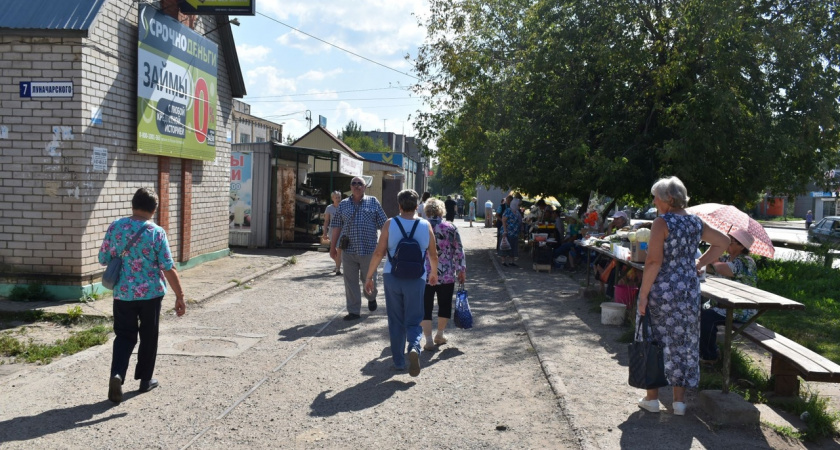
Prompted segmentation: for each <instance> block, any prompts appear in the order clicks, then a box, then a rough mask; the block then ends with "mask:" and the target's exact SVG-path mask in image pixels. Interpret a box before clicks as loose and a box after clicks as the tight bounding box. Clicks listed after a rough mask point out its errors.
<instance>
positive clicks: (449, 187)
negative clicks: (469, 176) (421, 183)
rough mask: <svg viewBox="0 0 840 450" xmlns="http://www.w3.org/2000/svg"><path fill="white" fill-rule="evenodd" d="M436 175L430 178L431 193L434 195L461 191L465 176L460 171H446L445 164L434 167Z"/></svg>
mask: <svg viewBox="0 0 840 450" xmlns="http://www.w3.org/2000/svg"><path fill="white" fill-rule="evenodd" d="M432 171H433V172H434V176H433V177H431V178H430V179H429V193H430V194H432V195H449V194H452V193H457V192H460V191H461V183H462V182H463V181H464V177H463V176H461V175H460V173H459V172H452V173H449V172H446V171H444V168H443V166H441V165H437V166H433V167H432Z"/></svg>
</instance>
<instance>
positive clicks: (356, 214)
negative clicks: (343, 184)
mask: <svg viewBox="0 0 840 450" xmlns="http://www.w3.org/2000/svg"><path fill="white" fill-rule="evenodd" d="M386 220H388V216H386V215H385V210H383V209H382V205H380V204H379V200H377V199H376V197H371V196H369V195H365V196H364V197H362V200H361V201H360V202H359V203H358V204H356V203H355V202H354V201H353V197H348V198H345V199H344V200H342V201H341V203H339V204H338V211H337V212H336V214H335V217H334V218H333V219H331V220H330V228H340V229H341V233H339V240H340V237H341V236H348V237H349V238H350V246H349V247H347V249H346V250H344V251H345V252H347V253H349V254H355V255H372V254H373V251H374V250H376V241H377V231H378V230H380V229H381V228H382V225H384V224H385V221H386Z"/></svg>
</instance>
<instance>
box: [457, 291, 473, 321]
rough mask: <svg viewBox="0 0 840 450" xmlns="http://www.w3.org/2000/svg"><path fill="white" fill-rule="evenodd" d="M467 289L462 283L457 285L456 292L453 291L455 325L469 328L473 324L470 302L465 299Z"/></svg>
mask: <svg viewBox="0 0 840 450" xmlns="http://www.w3.org/2000/svg"><path fill="white" fill-rule="evenodd" d="M467 297H468V295H467V290H466V289H464V285H463V284H461V285H459V286H458V292H456V293H455V317H454V320H455V326H456V327H458V328H463V329H465V330H466V329H469V328H472V326H473V316H472V311H470V303H469V301H468V300H467Z"/></svg>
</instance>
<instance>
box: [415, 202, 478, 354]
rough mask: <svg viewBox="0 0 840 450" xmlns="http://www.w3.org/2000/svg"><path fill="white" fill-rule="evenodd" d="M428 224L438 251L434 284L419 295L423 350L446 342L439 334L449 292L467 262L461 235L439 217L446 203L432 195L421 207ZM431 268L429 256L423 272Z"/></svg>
mask: <svg viewBox="0 0 840 450" xmlns="http://www.w3.org/2000/svg"><path fill="white" fill-rule="evenodd" d="M424 212H425V214H426V217H427V218H428V219H429V223H430V224H431V225H432V227H434V231H435V240H436V241H437V253H438V284H437V285H436V286H432V285H429V284H426V293H425V296H424V298H423V303H424V305H425V308H426V310H425V312H424V315H423V321H422V322H420V325H421V326H422V327H423V334H424V335H425V336H426V343H425V345H424V346H423V349H424V350H434V349H435V346H436V345H443V344H446V338H445V337H443V330H444V329H445V328H446V324H447V323H448V322H449V319H451V318H452V295H453V294H454V293H455V280H456V279H457V280H458V282H459V283H461V284H463V283H464V281H465V280H466V278H467V273H466V270H467V261H466V258H465V257H464V246H463V245H461V235H460V234H458V229H457V228H455V225H454V224H452V223H451V222H446V221H444V220H443V215H444V214H445V213H446V206H445V205H444V204H443V202H442V201H440V200H438V199H436V198H430V199H429V200H427V201H426V206H425V209H424ZM429 270H431V266H430V264H429V258H428V256H427V257H426V272H427V273H428V271H429ZM435 294H437V300H438V325H437V334H436V335H435V339H434V341H432V309H433V308H434V306H435Z"/></svg>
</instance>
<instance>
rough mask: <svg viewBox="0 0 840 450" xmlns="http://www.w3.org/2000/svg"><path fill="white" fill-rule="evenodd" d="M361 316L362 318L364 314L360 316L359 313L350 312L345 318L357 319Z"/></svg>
mask: <svg viewBox="0 0 840 450" xmlns="http://www.w3.org/2000/svg"><path fill="white" fill-rule="evenodd" d="M361 318H362V316H360V315H358V314H353V313H350V314H347V315H346V316H344V320H356V319H361Z"/></svg>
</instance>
